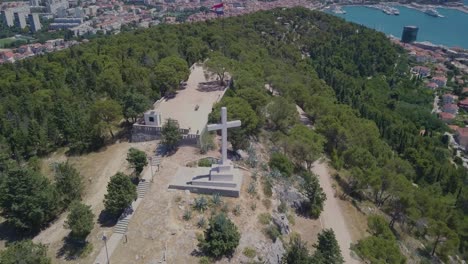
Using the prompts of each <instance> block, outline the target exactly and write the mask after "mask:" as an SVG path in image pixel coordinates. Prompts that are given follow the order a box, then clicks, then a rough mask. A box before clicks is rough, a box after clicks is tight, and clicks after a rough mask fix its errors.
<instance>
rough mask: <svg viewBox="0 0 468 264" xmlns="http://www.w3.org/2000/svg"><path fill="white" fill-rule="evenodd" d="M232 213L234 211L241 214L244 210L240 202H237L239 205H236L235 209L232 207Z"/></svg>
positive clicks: (236, 214) (235, 213)
mask: <svg viewBox="0 0 468 264" xmlns="http://www.w3.org/2000/svg"><path fill="white" fill-rule="evenodd" d="M232 213H233V214H234V215H235V216H239V215H241V213H242V210H241V206H240V204H237V205H236V206H235V207H234V209H232Z"/></svg>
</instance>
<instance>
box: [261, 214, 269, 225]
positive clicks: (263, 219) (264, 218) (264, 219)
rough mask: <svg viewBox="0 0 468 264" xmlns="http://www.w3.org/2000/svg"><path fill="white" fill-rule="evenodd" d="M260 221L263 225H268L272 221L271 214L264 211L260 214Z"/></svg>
mask: <svg viewBox="0 0 468 264" xmlns="http://www.w3.org/2000/svg"><path fill="white" fill-rule="evenodd" d="M258 221H259V222H260V224H262V225H268V224H269V223H270V222H271V214H269V213H263V214H259V215H258Z"/></svg>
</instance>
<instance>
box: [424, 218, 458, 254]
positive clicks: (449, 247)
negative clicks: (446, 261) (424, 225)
mask: <svg viewBox="0 0 468 264" xmlns="http://www.w3.org/2000/svg"><path fill="white" fill-rule="evenodd" d="M428 231H429V235H431V236H432V240H433V245H432V249H431V255H432V256H434V254H435V253H436V252H437V253H438V254H441V255H442V256H445V255H447V254H449V253H451V252H453V251H454V250H456V249H457V248H458V244H459V240H458V237H457V234H456V233H455V232H453V230H451V229H450V228H449V227H448V226H447V224H445V223H444V222H442V221H431V222H430V224H429V230H428ZM439 247H440V249H439Z"/></svg>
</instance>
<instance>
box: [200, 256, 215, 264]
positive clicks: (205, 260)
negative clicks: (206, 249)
mask: <svg viewBox="0 0 468 264" xmlns="http://www.w3.org/2000/svg"><path fill="white" fill-rule="evenodd" d="M198 263H199V264H211V263H213V261H211V259H210V258H209V257H207V256H204V257H201V258H200V260H199V261H198Z"/></svg>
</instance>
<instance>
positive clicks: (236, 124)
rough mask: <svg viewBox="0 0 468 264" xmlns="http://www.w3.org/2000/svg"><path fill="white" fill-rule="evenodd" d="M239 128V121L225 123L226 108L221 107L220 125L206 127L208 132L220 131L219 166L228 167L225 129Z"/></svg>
mask: <svg viewBox="0 0 468 264" xmlns="http://www.w3.org/2000/svg"><path fill="white" fill-rule="evenodd" d="M240 126H241V121H240V120H235V121H229V122H228V121H227V109H226V107H221V124H211V125H207V126H206V127H207V128H208V131H213V130H221V138H222V140H221V142H222V143H221V144H222V145H221V153H222V158H221V164H222V165H228V163H227V161H228V159H227V129H228V128H231V127H240Z"/></svg>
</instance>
